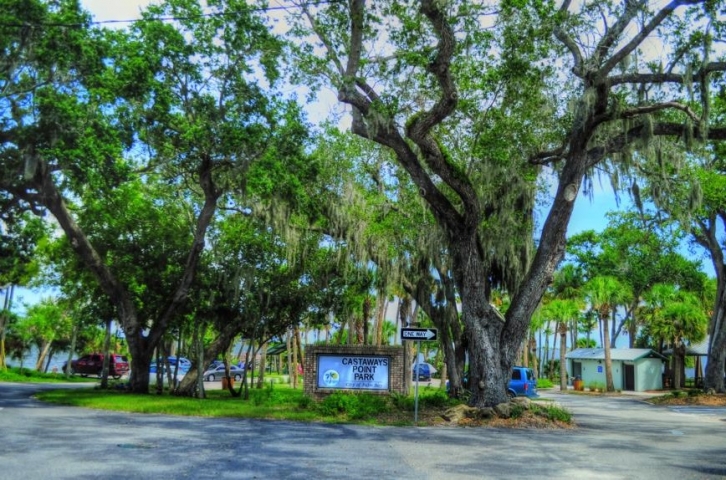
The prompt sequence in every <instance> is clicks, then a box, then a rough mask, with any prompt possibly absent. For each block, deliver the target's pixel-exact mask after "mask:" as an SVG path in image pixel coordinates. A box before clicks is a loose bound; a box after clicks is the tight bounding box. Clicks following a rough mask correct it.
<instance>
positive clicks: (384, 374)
mask: <svg viewBox="0 0 726 480" xmlns="http://www.w3.org/2000/svg"><path fill="white" fill-rule="evenodd" d="M317 359H318V368H317V373H318V375H317V377H318V378H317V387H318V388H336V389H337V388H340V389H353V390H388V389H389V387H388V380H389V365H390V358H389V357H387V356H377V355H318V358H317Z"/></svg>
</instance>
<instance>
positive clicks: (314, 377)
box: [304, 345, 406, 400]
mask: <svg viewBox="0 0 726 480" xmlns="http://www.w3.org/2000/svg"><path fill="white" fill-rule="evenodd" d="M319 355H336V356H351V357H353V356H376V357H387V358H388V375H389V377H388V390H358V389H340V388H320V387H318V385H317V383H318V356H319ZM405 384H406V382H405V380H404V368H403V347H401V346H386V347H383V346H382V347H376V346H373V345H312V346H308V347H307V348H306V349H305V376H304V385H305V388H304V392H305V394H306V395H308V396H310V397H312V398H314V399H316V400H320V399H322V398H324V397H326V396H327V395H330V394H331V393H336V392H355V393H362V392H365V393H370V394H373V395H390V394H391V393H393V392H395V393H400V394H402V395H404V394H406V389H405Z"/></svg>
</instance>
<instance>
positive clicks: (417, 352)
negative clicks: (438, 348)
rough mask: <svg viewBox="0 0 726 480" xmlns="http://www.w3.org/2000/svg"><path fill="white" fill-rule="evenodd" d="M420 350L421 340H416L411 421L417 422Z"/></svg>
mask: <svg viewBox="0 0 726 480" xmlns="http://www.w3.org/2000/svg"><path fill="white" fill-rule="evenodd" d="M419 352H421V340H418V341H417V342H416V362H415V363H414V364H413V365H414V367H413V374H414V375H416V388H415V389H414V392H415V393H414V395H413V421H414V423H418V377H419V375H418V369H419V365H418V362H419V355H420V353H419Z"/></svg>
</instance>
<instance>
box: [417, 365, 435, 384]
mask: <svg viewBox="0 0 726 480" xmlns="http://www.w3.org/2000/svg"><path fill="white" fill-rule="evenodd" d="M413 379H414V380H420V381H423V382H430V381H431V367H430V366H429V364H428V363H419V364H418V365H415V366H414V369H413Z"/></svg>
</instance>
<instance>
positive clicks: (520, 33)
mask: <svg viewBox="0 0 726 480" xmlns="http://www.w3.org/2000/svg"><path fill="white" fill-rule="evenodd" d="M294 3H295V4H296V5H297V6H298V7H299V9H298V10H295V11H296V12H300V11H301V12H302V13H301V14H300V15H299V16H298V17H297V18H298V19H300V20H301V21H300V22H299V23H298V24H297V29H298V30H297V33H299V34H300V37H301V38H305V39H309V38H310V35H311V34H313V35H315V37H314V38H317V41H316V42H311V43H309V44H306V45H304V46H303V48H302V49H301V52H302V54H301V59H302V61H301V63H300V67H301V69H303V70H305V71H306V72H308V73H309V74H310V75H311V76H312V77H314V78H317V79H318V80H319V81H321V82H322V81H325V82H328V83H329V84H330V85H331V86H332V87H333V88H334V89H335V91H336V92H337V94H338V99H339V101H341V102H343V103H344V104H346V105H348V106H350V109H351V110H350V111H351V115H352V130H353V132H355V133H356V134H358V135H360V136H362V137H364V138H367V139H369V140H371V141H373V142H376V143H378V144H380V145H383V146H385V147H387V148H389V149H390V150H391V151H392V153H393V155H394V156H395V158H396V161H397V163H398V164H399V165H400V166H401V167H402V168H403V169H405V170H406V172H407V173H408V175H409V177H410V179H411V181H412V182H413V183H414V184H415V185H416V187H417V188H418V190H419V193H420V195H421V197H422V198H423V199H424V201H425V202H426V205H427V207H428V209H429V210H430V212H431V213H432V215H433V216H434V218H435V220H436V222H437V224H438V225H439V227H440V228H441V230H442V231H443V232H444V239H443V242H442V248H445V249H446V250H447V251H448V254H449V255H450V256H451V258H452V262H451V269H452V272H453V278H454V279H455V282H456V287H457V292H458V294H459V296H460V298H461V302H462V321H463V323H464V325H465V327H466V331H467V339H468V343H469V345H468V347H469V363H470V385H471V387H472V397H471V403H472V405H475V406H479V407H484V406H492V405H495V404H497V403H501V402H506V401H507V395H506V384H507V380H508V376H509V371H510V368H511V366H512V363H513V360H514V358H515V355H516V353H517V350H518V348H519V346H520V345H521V343H522V341H523V339H524V337H525V333H526V330H527V327H528V324H529V320H530V317H531V316H532V313H533V312H534V310H535V308H536V307H537V305H538V303H539V302H540V299H541V298H542V295H543V293H544V291H545V289H546V288H547V285H548V284H549V282H550V281H551V279H552V274H553V272H554V270H555V267H556V266H557V264H558V263H559V261H560V259H561V258H562V255H563V252H564V248H565V234H566V230H567V224H568V222H569V219H570V216H571V213H572V209H573V205H574V201H575V199H576V198H577V195H578V192H579V191H580V189H581V186H582V185H583V181H584V180H586V179H587V178H588V175H591V174H592V171H593V169H594V168H596V167H597V166H598V165H600V164H601V163H603V162H605V161H606V160H614V161H619V162H626V161H627V160H628V158H630V155H632V154H633V152H638V151H645V150H646V149H647V147H648V145H649V142H650V139H652V138H653V137H654V136H656V137H657V136H669V137H673V138H678V137H682V136H684V135H685V134H686V133H688V132H691V131H692V132H693V133H694V136H695V137H699V136H701V137H703V138H712V139H716V138H723V135H724V133H726V130H722V129H720V128H719V126H718V125H715V124H713V123H709V121H708V118H709V115H708V113H709V112H708V108H707V105H706V108H703V109H698V108H697V107H698V106H697V105H696V106H693V105H690V104H688V102H687V101H688V98H686V96H685V95H684V94H683V92H682V91H681V90H680V89H679V88H678V87H680V86H686V87H691V86H693V85H695V86H696V87H697V88H698V87H699V86H700V87H701V88H703V86H704V85H707V84H709V82H710V81H711V80H712V78H713V77H714V76H715V72H720V71H721V70H723V69H724V66H725V65H724V64H723V63H720V62H718V61H710V60H709V58H710V57H709V56H708V55H706V56H704V55H700V58H701V60H702V61H701V62H699V63H694V62H693V59H694V56H691V55H690V53H691V52H693V51H694V50H699V51H702V49H700V47H701V45H699V44H698V42H691V43H688V42H681V43H680V44H679V43H678V42H679V40H681V39H684V38H691V39H694V38H698V37H699V34H700V33H701V32H703V31H704V28H705V27H704V25H706V23H707V22H714V23H715V24H718V19H717V18H716V17H715V14H716V10H717V9H718V8H719V6H720V3H719V2H710V1H703V0H685V1H673V2H671V3H667V4H665V5H662V6H658V7H657V8H656V9H655V10H654V9H653V7H652V6H651V4H650V2H648V1H645V0H640V1H638V0H634V1H626V2H605V1H598V2H589V3H580V4H572V3H571V2H570V1H569V0H566V1H564V2H562V3H561V4H559V5H554V4H552V3H550V2H539V1H531V2H528V1H503V2H500V3H499V4H497V5H496V6H492V7H487V6H483V7H482V6H481V5H480V4H478V3H469V2H452V3H447V2H439V1H435V0H422V1H420V2H416V4H415V5H407V4H404V5H402V4H401V3H399V2H375V3H372V4H370V3H367V2H365V1H364V0H351V1H350V2H347V3H342V2H335V3H334V4H319V3H317V2H310V3H307V2H294ZM687 12H688V17H687V18H684V17H682V15H685V14H686V13H687ZM293 20H294V19H293ZM302 20H305V22H303V21H302ZM656 34H659V37H658V38H659V40H660V41H661V42H662V43H663V45H664V47H665V48H663V49H662V50H661V51H662V52H665V53H664V55H665V56H668V58H662V59H659V58H648V59H647V61H645V60H642V56H643V55H644V50H645V48H646V47H647V42H650V41H652V39H653V38H654V36H655V35H656ZM712 53H713V52H709V54H712ZM648 54H649V55H655V53H651V51H649V52H648ZM639 57H640V58H641V60H640V61H638V58H639ZM696 57H698V54H696ZM704 60H705V61H704ZM659 61H661V62H662V63H660V62H659ZM661 65H662V67H661ZM694 67H695V68H694ZM661 87H662V88H661ZM477 112H478V113H479V115H477V114H476V113H477ZM707 127H708V128H707ZM462 132H469V136H470V138H476V139H477V140H478V143H477V144H476V145H477V146H478V148H475V149H472V150H471V152H470V155H468V156H463V157H461V156H456V155H452V154H451V152H452V145H454V144H455V142H456V140H457V138H458V137H459V135H461V134H462ZM545 167H547V168H548V169H550V170H549V171H553V172H555V173H556V175H555V176H556V180H553V182H554V183H556V189H554V193H553V199H552V203H551V208H550V210H549V213H548V214H547V217H546V219H545V220H544V223H543V224H542V229H541V235H540V238H539V240H538V244H537V249H536V251H535V252H534V254H533V256H530V254H529V253H530V252H531V249H529V248H528V246H527V237H526V233H527V228H522V229H520V230H517V229H515V228H513V227H511V226H510V228H509V229H508V230H506V229H505V230H504V231H507V233H511V235H501V232H502V230H501V229H502V226H503V225H508V224H511V223H515V222H516V223H519V224H520V225H532V224H533V218H532V216H533V198H534V191H535V186H536V178H537V176H538V174H539V173H540V172H541V171H542V169H543V168H545ZM530 232H531V231H530ZM530 239H531V237H530ZM496 283H502V284H504V285H506V286H507V287H508V289H509V290H510V294H511V299H512V300H511V305H510V307H509V309H508V310H507V312H506V314H502V313H500V312H499V311H498V310H497V309H496V308H495V307H494V306H492V305H491V304H490V302H489V299H490V295H491V291H492V285H493V284H496Z"/></svg>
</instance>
